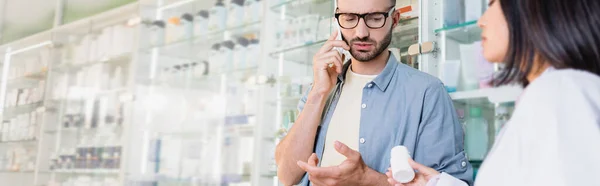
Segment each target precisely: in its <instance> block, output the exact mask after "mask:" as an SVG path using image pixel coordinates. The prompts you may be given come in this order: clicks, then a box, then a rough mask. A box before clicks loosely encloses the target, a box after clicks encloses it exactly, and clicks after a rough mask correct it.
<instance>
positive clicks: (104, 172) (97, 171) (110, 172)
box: [46, 169, 120, 176]
mask: <svg viewBox="0 0 600 186" xmlns="http://www.w3.org/2000/svg"><path fill="white" fill-rule="evenodd" d="M119 170H120V169H113V170H110V169H66V170H53V171H48V172H46V173H57V174H94V175H115V176H116V175H118V174H119Z"/></svg>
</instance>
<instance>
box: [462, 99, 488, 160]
mask: <svg viewBox="0 0 600 186" xmlns="http://www.w3.org/2000/svg"><path fill="white" fill-rule="evenodd" d="M469 116H470V117H469V119H467V122H466V125H467V128H466V133H465V151H466V152H467V156H468V157H469V160H483V159H484V158H485V155H486V153H487V150H488V145H489V136H488V132H489V131H488V123H487V121H486V120H485V119H484V118H483V116H482V113H481V108H478V107H472V108H470V109H469Z"/></svg>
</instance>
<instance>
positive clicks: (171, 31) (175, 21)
mask: <svg viewBox="0 0 600 186" xmlns="http://www.w3.org/2000/svg"><path fill="white" fill-rule="evenodd" d="M181 22H182V21H181V18H179V17H171V18H169V21H168V22H167V28H166V30H165V34H166V35H165V38H166V40H165V42H166V43H173V42H176V41H179V40H180V39H181V38H183V33H184V30H183V25H182V24H181Z"/></svg>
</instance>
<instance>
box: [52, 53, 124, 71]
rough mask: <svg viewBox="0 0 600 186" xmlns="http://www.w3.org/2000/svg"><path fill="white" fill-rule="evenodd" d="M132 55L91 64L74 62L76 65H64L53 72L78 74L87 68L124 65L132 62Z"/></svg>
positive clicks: (95, 61) (109, 58) (108, 58)
mask: <svg viewBox="0 0 600 186" xmlns="http://www.w3.org/2000/svg"><path fill="white" fill-rule="evenodd" d="M132 55H133V54H132V53H130V52H127V53H123V54H120V55H115V56H111V57H103V58H102V59H99V60H94V61H89V62H74V63H63V64H60V65H58V66H56V67H53V68H52V70H53V71H57V72H63V73H66V72H77V71H80V70H81V69H84V68H86V67H90V66H94V65H97V64H122V63H129V62H131V60H132Z"/></svg>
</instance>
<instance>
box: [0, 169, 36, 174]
mask: <svg viewBox="0 0 600 186" xmlns="http://www.w3.org/2000/svg"><path fill="white" fill-rule="evenodd" d="M2 173H9V174H31V173H34V171H33V170H25V171H11V170H0V174H2Z"/></svg>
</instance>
